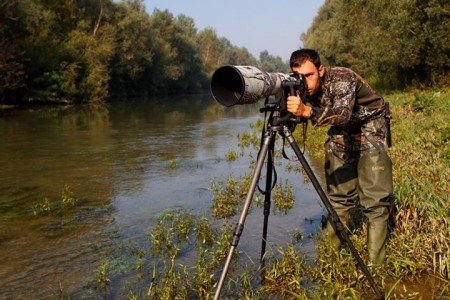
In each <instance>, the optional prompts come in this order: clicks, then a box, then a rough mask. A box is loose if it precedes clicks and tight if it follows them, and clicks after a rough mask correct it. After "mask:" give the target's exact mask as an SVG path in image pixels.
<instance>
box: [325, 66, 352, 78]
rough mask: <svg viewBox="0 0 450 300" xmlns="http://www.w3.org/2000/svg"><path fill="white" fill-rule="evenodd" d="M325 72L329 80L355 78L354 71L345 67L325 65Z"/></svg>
mask: <svg viewBox="0 0 450 300" xmlns="http://www.w3.org/2000/svg"><path fill="white" fill-rule="evenodd" d="M326 74H327V75H328V78H329V79H331V80H333V79H334V80H338V81H341V80H345V79H347V80H351V79H354V78H355V72H354V71H353V70H351V69H349V68H346V67H326Z"/></svg>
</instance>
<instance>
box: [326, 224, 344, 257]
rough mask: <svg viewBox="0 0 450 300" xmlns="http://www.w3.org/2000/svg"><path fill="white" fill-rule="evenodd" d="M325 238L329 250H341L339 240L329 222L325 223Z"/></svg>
mask: <svg viewBox="0 0 450 300" xmlns="http://www.w3.org/2000/svg"><path fill="white" fill-rule="evenodd" d="M325 237H326V240H327V242H328V245H329V246H330V248H332V249H333V250H336V251H339V250H340V249H341V240H340V239H339V237H338V236H337V234H336V232H335V231H334V228H333V225H331V221H329V220H328V221H327V227H325Z"/></svg>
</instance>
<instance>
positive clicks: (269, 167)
mask: <svg viewBox="0 0 450 300" xmlns="http://www.w3.org/2000/svg"><path fill="white" fill-rule="evenodd" d="M274 142H275V139H272V140H271V142H270V145H269V151H268V154H267V171H266V187H265V193H264V211H263V214H264V223H263V232H262V240H261V256H260V270H261V282H263V281H264V277H265V267H266V265H265V255H266V242H267V227H268V225H269V215H270V206H271V202H270V200H271V199H270V198H271V190H272V172H273V170H274V168H273V149H274Z"/></svg>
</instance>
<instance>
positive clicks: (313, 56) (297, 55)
mask: <svg viewBox="0 0 450 300" xmlns="http://www.w3.org/2000/svg"><path fill="white" fill-rule="evenodd" d="M308 60H309V61H310V62H312V63H313V64H314V65H315V66H316V68H317V69H318V68H319V67H320V65H321V62H320V56H319V53H317V51H316V50H313V49H306V48H303V49H299V50H295V51H294V52H292V54H291V58H290V59H289V65H290V67H291V69H292V68H293V67H299V66H301V65H302V64H303V63H304V62H305V61H308Z"/></svg>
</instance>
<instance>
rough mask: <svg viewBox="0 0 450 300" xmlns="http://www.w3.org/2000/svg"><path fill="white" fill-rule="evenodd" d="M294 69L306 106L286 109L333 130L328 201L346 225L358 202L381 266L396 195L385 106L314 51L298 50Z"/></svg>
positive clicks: (298, 102)
mask: <svg viewBox="0 0 450 300" xmlns="http://www.w3.org/2000/svg"><path fill="white" fill-rule="evenodd" d="M290 67H291V70H292V72H294V73H298V74H302V75H303V76H304V78H305V81H306V84H307V89H308V90H307V94H308V99H307V100H308V103H307V104H305V103H304V102H303V101H302V99H301V98H300V96H299V95H290V96H289V97H288V98H287V110H288V111H289V112H291V113H293V114H294V115H296V116H301V117H303V118H309V119H310V120H311V122H312V123H313V124H314V125H316V126H324V125H330V126H331V127H330V129H329V130H328V135H329V138H328V139H327V141H326V143H325V175H326V184H327V193H328V197H329V199H330V202H331V204H332V206H333V208H334V209H335V211H336V213H337V214H338V216H339V218H340V220H341V222H342V223H343V224H344V225H346V226H348V224H349V220H350V218H351V210H352V209H353V208H354V207H355V204H356V203H358V201H359V203H360V204H361V206H362V207H363V212H364V215H365V216H366V217H367V220H368V227H367V248H368V252H369V259H370V261H369V264H373V265H377V264H381V263H382V262H383V261H384V258H385V246H386V239H387V224H388V218H389V206H390V203H389V200H390V196H391V194H392V192H393V184H392V164H391V160H390V158H389V156H388V154H387V138H388V134H389V132H388V126H387V118H386V116H387V114H386V104H385V101H384V100H383V98H382V97H380V96H379V95H378V94H377V93H376V92H375V91H374V90H373V89H372V88H371V87H370V86H369V85H368V84H367V83H366V82H365V81H364V79H363V78H362V77H361V76H359V75H358V74H356V73H355V72H353V71H352V70H350V69H348V68H342V67H325V66H323V65H322V64H321V62H320V57H319V54H318V53H317V52H316V51H315V50H312V49H300V50H297V51H294V52H293V53H292V55H291V58H290ZM325 230H326V234H327V237H328V238H329V239H330V242H331V244H332V245H333V246H334V247H336V248H339V247H340V240H339V239H338V237H337V236H336V233H335V231H334V229H333V227H332V226H331V224H330V222H328V224H327V228H326V229H325Z"/></svg>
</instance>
